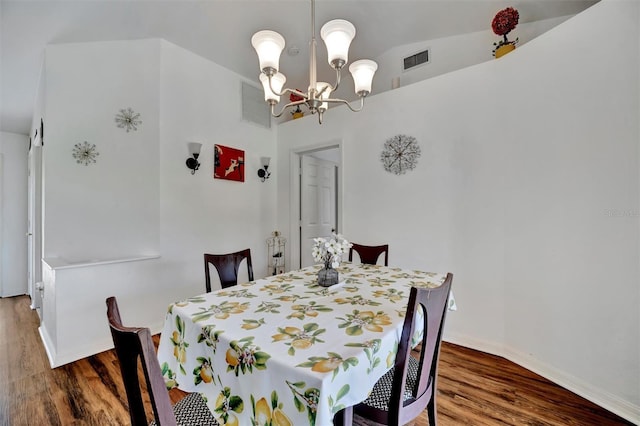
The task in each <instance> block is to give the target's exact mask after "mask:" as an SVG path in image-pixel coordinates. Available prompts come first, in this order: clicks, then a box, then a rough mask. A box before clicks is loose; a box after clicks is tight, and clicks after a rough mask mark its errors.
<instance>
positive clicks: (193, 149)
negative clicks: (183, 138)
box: [187, 142, 202, 155]
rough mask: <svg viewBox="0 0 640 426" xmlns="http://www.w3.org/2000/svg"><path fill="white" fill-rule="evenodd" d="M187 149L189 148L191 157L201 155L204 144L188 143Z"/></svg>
mask: <svg viewBox="0 0 640 426" xmlns="http://www.w3.org/2000/svg"><path fill="white" fill-rule="evenodd" d="M187 147H188V148H189V155H193V154H197V155H200V149H201V148H202V144H201V143H198V142H189V143H187Z"/></svg>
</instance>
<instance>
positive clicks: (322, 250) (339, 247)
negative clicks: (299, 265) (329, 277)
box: [311, 233, 352, 269]
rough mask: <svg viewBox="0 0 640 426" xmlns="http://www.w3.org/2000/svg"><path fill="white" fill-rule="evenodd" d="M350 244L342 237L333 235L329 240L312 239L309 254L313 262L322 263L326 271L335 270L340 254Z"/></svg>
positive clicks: (340, 257)
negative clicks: (311, 247)
mask: <svg viewBox="0 0 640 426" xmlns="http://www.w3.org/2000/svg"><path fill="white" fill-rule="evenodd" d="M351 246H352V244H351V243H350V242H349V241H347V240H346V239H345V238H344V237H343V236H342V235H340V234H336V233H334V234H333V236H332V237H331V239H328V240H327V239H326V238H314V239H313V249H312V251H311V254H312V255H313V260H315V261H316V262H322V263H323V264H324V267H325V268H326V269H329V268H337V267H338V266H339V265H340V261H341V260H342V254H344V253H346V252H347V250H349V248H351Z"/></svg>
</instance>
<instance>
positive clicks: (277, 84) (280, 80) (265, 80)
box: [260, 73, 287, 103]
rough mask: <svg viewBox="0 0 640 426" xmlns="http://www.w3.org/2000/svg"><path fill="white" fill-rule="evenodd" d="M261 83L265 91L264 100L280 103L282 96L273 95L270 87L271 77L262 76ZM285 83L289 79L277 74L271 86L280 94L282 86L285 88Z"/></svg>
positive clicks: (273, 77)
mask: <svg viewBox="0 0 640 426" xmlns="http://www.w3.org/2000/svg"><path fill="white" fill-rule="evenodd" d="M260 81H261V82H262V88H263V89H264V100H265V101H267V102H269V101H274V102H275V103H278V102H280V96H278V95H276V94H275V93H273V91H272V90H271V87H269V77H267V76H266V75H264V74H260ZM285 81H287V77H285V76H284V74H282V73H277V74H275V75H273V76H272V77H271V86H273V90H275V91H277V92H278V93H281V92H282V86H284V83H285Z"/></svg>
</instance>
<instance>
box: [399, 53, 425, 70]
mask: <svg viewBox="0 0 640 426" xmlns="http://www.w3.org/2000/svg"><path fill="white" fill-rule="evenodd" d="M427 62H429V49H427V50H423V51H422V52H418V53H416V54H415V55H411V56H407V57H406V58H404V60H403V70H404V71H407V70H409V69H411V68H414V67H417V66H418V65H422V64H426V63H427Z"/></svg>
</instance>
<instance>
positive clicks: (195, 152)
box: [187, 142, 202, 175]
mask: <svg viewBox="0 0 640 426" xmlns="http://www.w3.org/2000/svg"><path fill="white" fill-rule="evenodd" d="M187 146H188V147H189V154H190V155H192V157H190V158H187V167H188V168H190V169H191V174H192V175H194V174H196V170H198V169H199V168H200V163H199V162H198V157H199V156H200V148H202V144H201V143H198V142H189V143H188V144H187Z"/></svg>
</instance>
